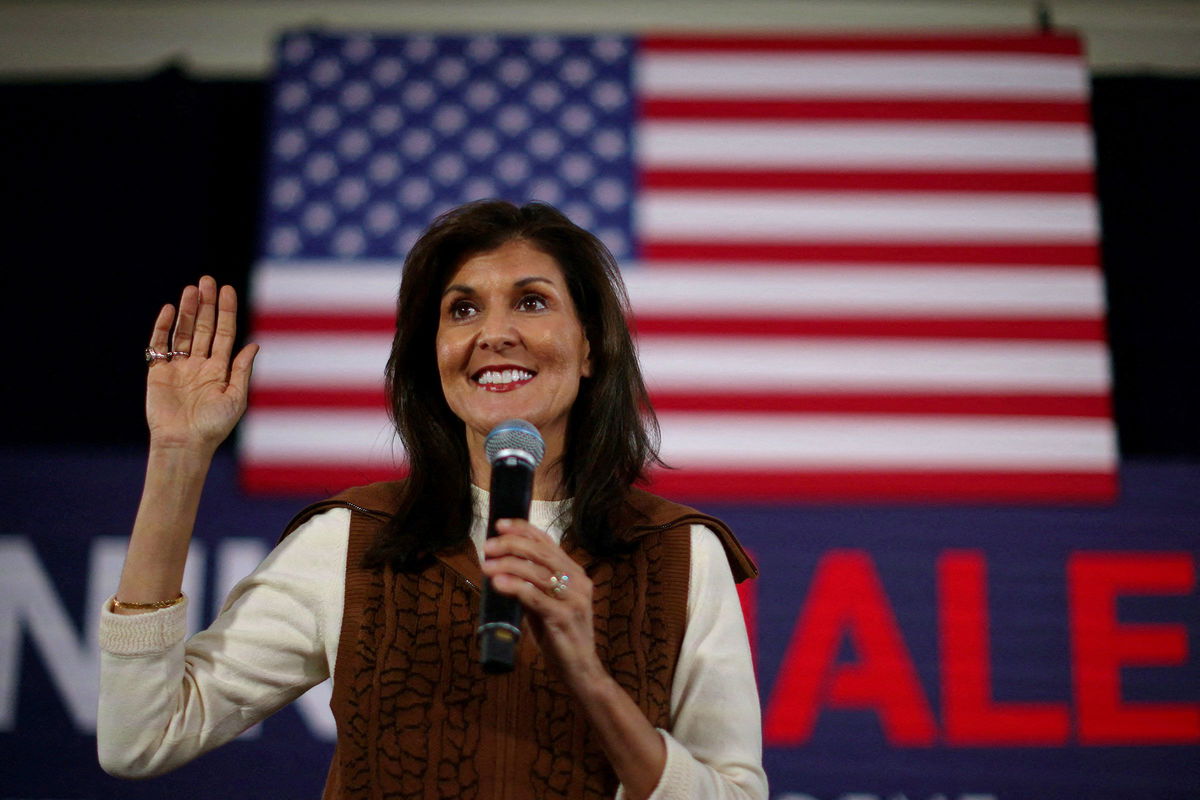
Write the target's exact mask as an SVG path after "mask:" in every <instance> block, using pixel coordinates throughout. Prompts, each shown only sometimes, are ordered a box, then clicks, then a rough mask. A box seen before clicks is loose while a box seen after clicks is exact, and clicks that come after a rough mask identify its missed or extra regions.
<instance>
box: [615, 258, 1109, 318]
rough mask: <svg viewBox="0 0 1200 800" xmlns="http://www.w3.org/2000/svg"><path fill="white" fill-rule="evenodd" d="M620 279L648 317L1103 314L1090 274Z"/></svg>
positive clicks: (695, 272) (748, 273) (732, 268)
mask: <svg viewBox="0 0 1200 800" xmlns="http://www.w3.org/2000/svg"><path fill="white" fill-rule="evenodd" d="M624 278H625V285H626V288H627V289H628V290H629V298H630V301H631V302H632V304H633V309H634V313H635V314H642V315H646V316H656V315H659V316H687V317H693V318H694V317H717V318H719V317H732V316H746V315H759V314H761V315H764V316H772V315H774V316H797V317H801V316H802V317H808V318H817V319H819V318H822V317H831V316H839V317H840V316H850V317H876V318H878V317H884V318H888V319H903V318H906V317H922V316H931V315H936V316H939V317H948V318H956V319H961V318H977V317H982V318H988V317H1006V318H1027V317H1038V316H1057V317H1067V318H1072V319H1099V318H1101V317H1102V316H1103V314H1104V279H1103V277H1102V275H1101V273H1100V271H1099V270H1096V269H1069V268H1066V269H1063V268H1059V269H1055V268H1044V269H1003V268H976V269H956V268H954V267H922V268H905V269H903V270H898V269H888V268H883V269H870V268H855V269H844V268H843V269H837V268H821V267H816V268H806V269H786V268H768V269H763V268H761V267H749V266H745V267H742V266H738V265H728V264H705V265H699V266H696V265H693V264H686V265H682V264H681V265H678V266H677V267H672V266H671V265H669V264H667V263H656V264H655V267H654V268H653V269H642V270H627V271H625V272H624Z"/></svg>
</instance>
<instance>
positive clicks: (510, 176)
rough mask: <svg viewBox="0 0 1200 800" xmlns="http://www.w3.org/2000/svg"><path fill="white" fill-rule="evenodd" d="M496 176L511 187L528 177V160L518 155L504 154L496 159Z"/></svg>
mask: <svg viewBox="0 0 1200 800" xmlns="http://www.w3.org/2000/svg"><path fill="white" fill-rule="evenodd" d="M496 174H497V175H498V176H499V178H500V180H502V181H504V182H505V183H507V184H508V185H510V186H512V185H515V184H518V183H520V182H521V181H523V180H525V179H526V178H528V177H529V159H528V158H526V157H525V156H523V155H521V154H520V153H505V154H504V155H502V156H501V157H500V158H498V159H496Z"/></svg>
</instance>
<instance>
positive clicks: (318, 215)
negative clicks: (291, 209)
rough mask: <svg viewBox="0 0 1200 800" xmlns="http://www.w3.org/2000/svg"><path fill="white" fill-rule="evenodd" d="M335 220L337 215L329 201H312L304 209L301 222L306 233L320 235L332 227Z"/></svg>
mask: <svg viewBox="0 0 1200 800" xmlns="http://www.w3.org/2000/svg"><path fill="white" fill-rule="evenodd" d="M335 220H336V216H335V215H334V213H333V209H332V208H330V207H329V204H328V203H312V204H311V205H309V206H308V208H306V209H305V210H304V214H303V215H302V216H301V218H300V224H301V225H302V226H304V231H305V232H306V233H309V234H315V235H317V236H319V235H321V234H323V233H325V232H326V231H328V230H329V229H330V228H332V227H333V223H334V221H335Z"/></svg>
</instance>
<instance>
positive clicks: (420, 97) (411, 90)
mask: <svg viewBox="0 0 1200 800" xmlns="http://www.w3.org/2000/svg"><path fill="white" fill-rule="evenodd" d="M436 99H437V92H436V91H435V90H434V88H433V85H432V84H431V83H430V82H429V81H411V82H409V83H408V85H406V86H405V87H404V95H403V101H404V105H405V106H407V107H408V108H411V109H413V110H414V111H424V110H425V109H426V108H429V106H431V105H432V104H433V101H434V100H436Z"/></svg>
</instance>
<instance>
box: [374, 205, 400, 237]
mask: <svg viewBox="0 0 1200 800" xmlns="http://www.w3.org/2000/svg"><path fill="white" fill-rule="evenodd" d="M399 220H400V214H399V212H397V211H396V206H395V204H394V203H384V202H379V203H372V204H371V207H370V208H368V209H367V216H366V225H367V230H369V231H370V232H371V233H373V234H375V235H376V236H381V235H383V234H385V233H387V232H388V231H390V230H392V229H393V228H395V227H396V223H397V222H398V221H399Z"/></svg>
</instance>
